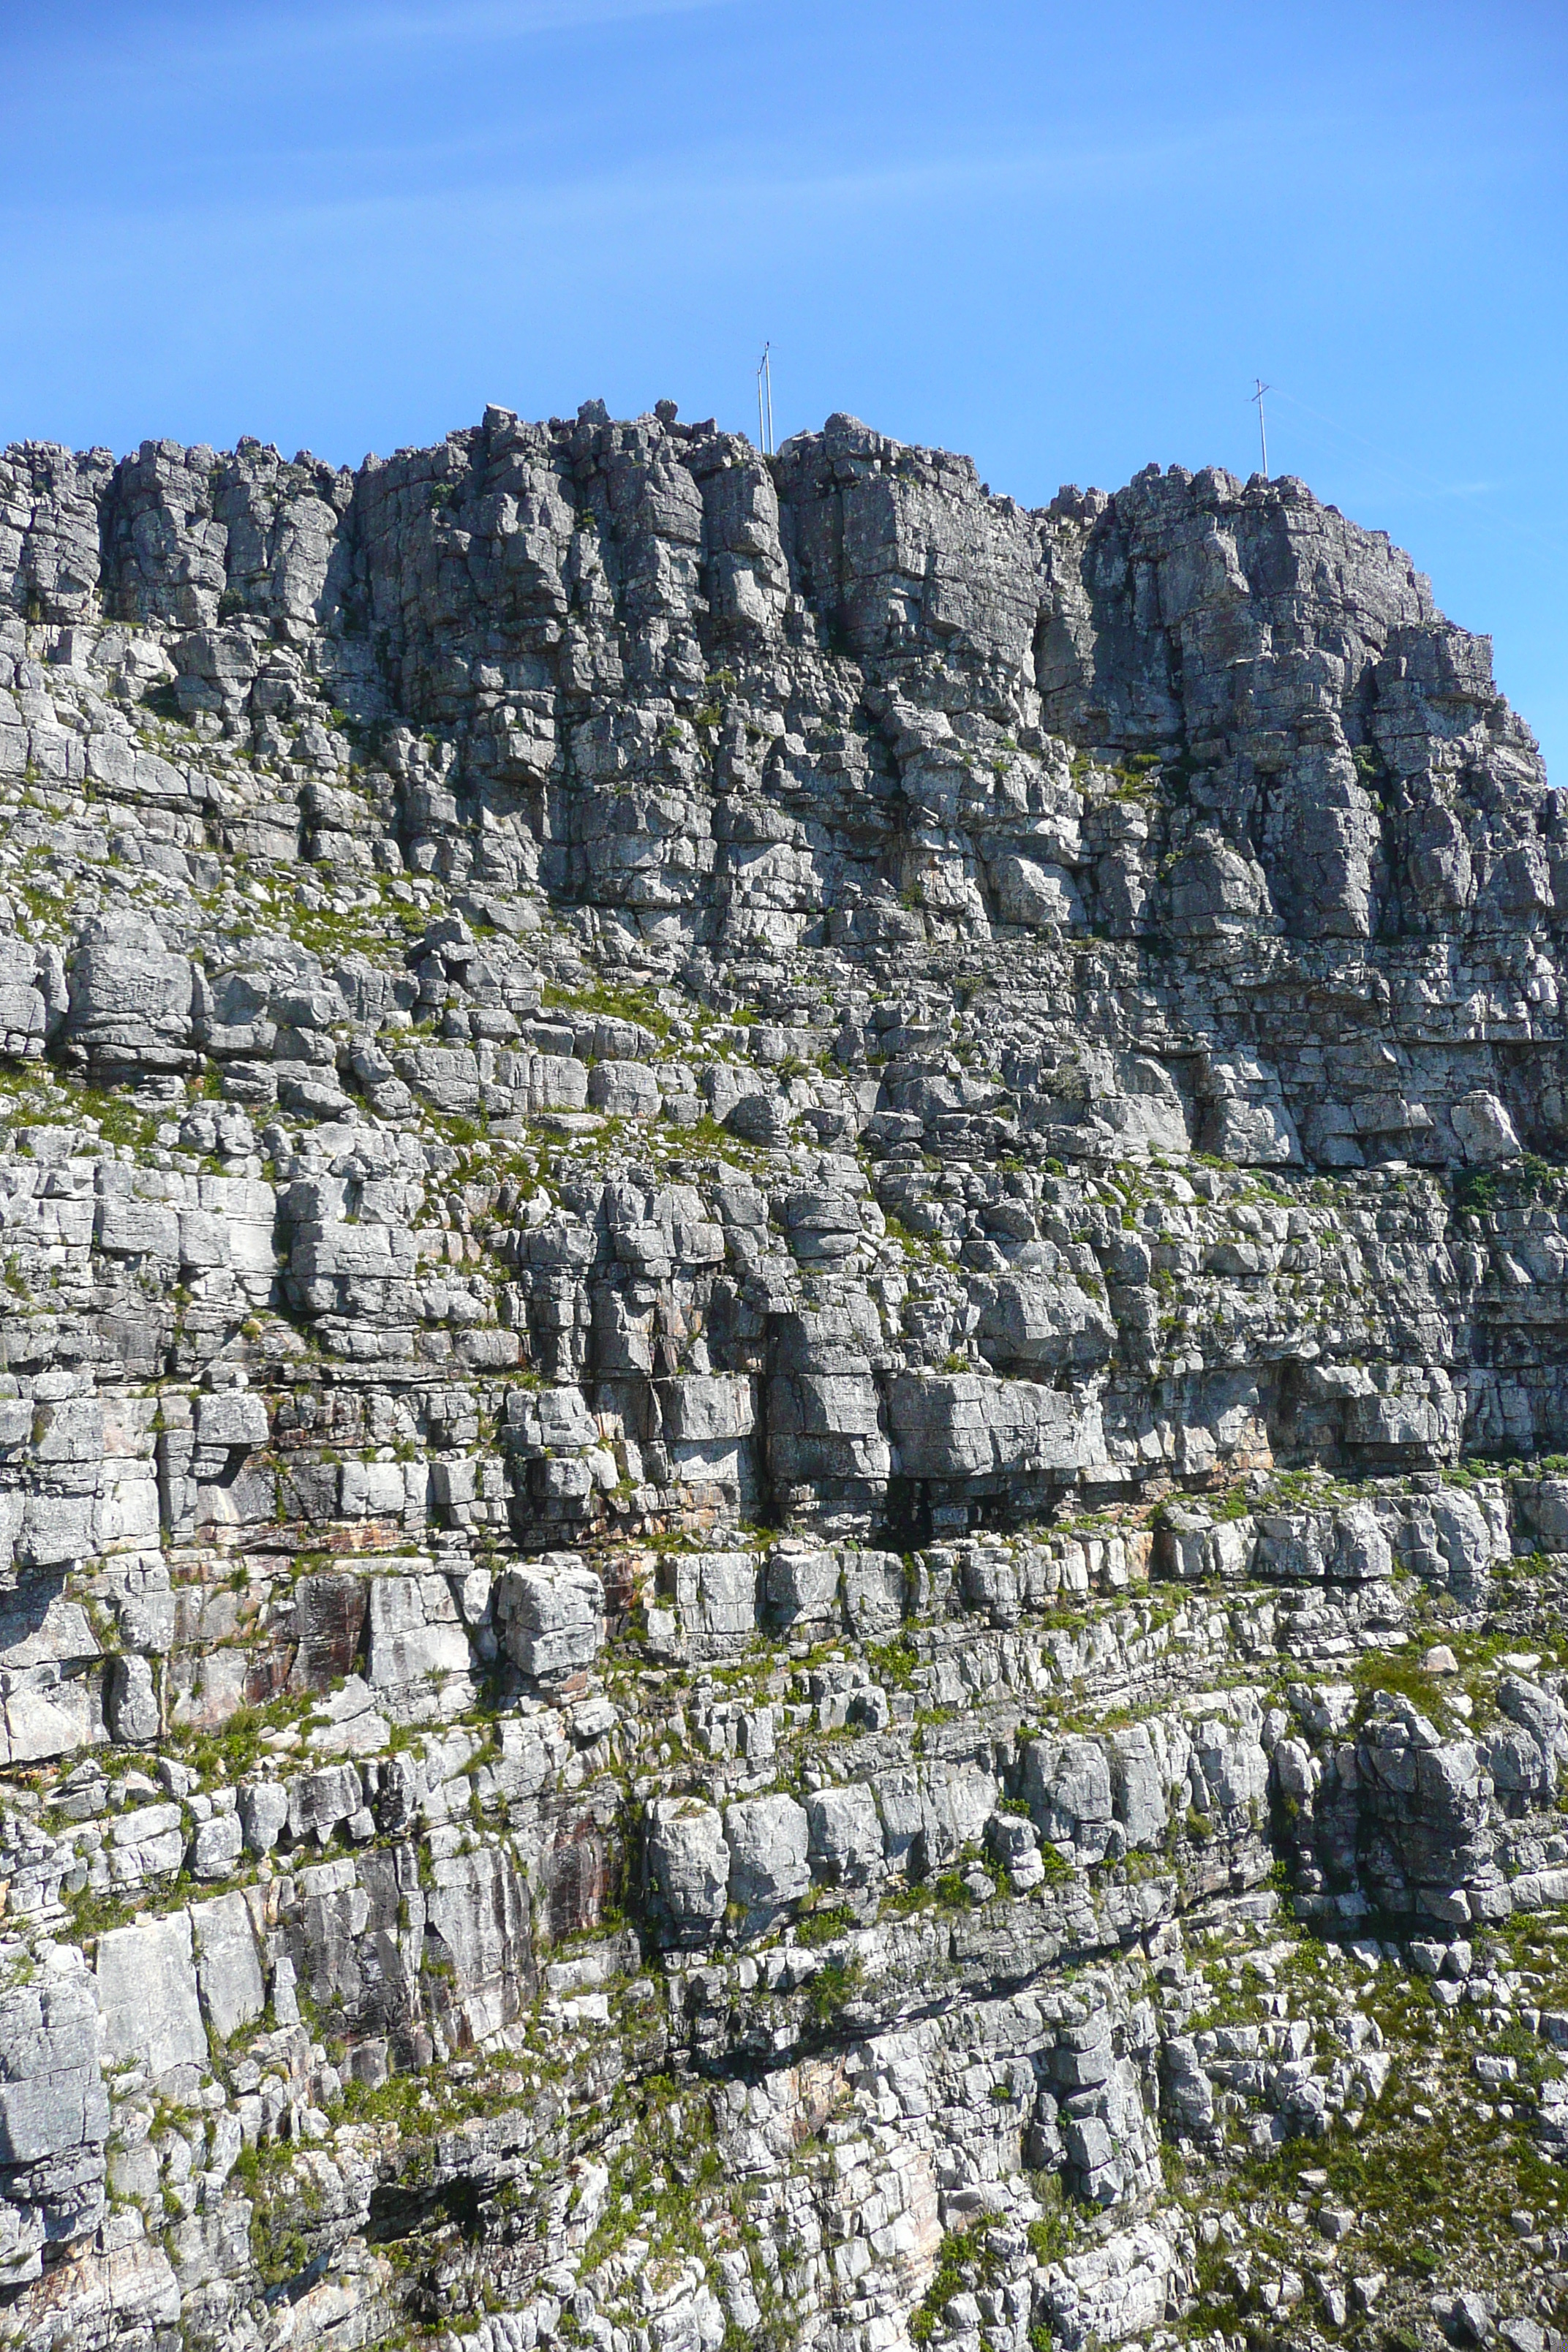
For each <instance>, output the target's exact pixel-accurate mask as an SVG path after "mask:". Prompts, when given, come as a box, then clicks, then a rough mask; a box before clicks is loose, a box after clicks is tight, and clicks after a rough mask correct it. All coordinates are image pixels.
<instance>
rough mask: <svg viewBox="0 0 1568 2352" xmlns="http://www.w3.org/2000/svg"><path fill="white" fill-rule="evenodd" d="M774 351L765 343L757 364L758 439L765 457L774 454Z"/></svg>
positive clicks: (770, 345) (771, 346) (769, 344)
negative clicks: (770, 356) (772, 356)
mask: <svg viewBox="0 0 1568 2352" xmlns="http://www.w3.org/2000/svg"><path fill="white" fill-rule="evenodd" d="M772 350H773V345H772V343H764V344H763V356H762V358H761V359H760V360H759V361H758V362H757V439H758V440H759V441H760V442H761V444H762V449H763V457H772V456H773V362H772V360H771V359H770V358H769V356H768V354H769V353H770V352H771V351H772Z"/></svg>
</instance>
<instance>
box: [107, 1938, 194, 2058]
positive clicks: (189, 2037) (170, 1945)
mask: <svg viewBox="0 0 1568 2352" xmlns="http://www.w3.org/2000/svg"><path fill="white" fill-rule="evenodd" d="M98 2001H99V2007H100V2011H102V2015H103V2044H104V2048H105V2050H106V2051H107V2052H108V2053H109V2054H110V2056H111V2057H114V2058H120V2059H132V2060H135V2061H137V2062H138V2063H140V2064H142V2065H143V2066H145V2067H146V2069H147V2071H148V2073H149V2074H151V2075H152V2076H153V2079H154V2080H157V2079H159V2078H161V2077H163V2076H164V2075H168V2074H174V2073H176V2072H177V2071H178V2070H181V2069H184V2068H190V2067H195V2068H196V2069H198V2070H200V2071H201V2072H203V2073H205V2070H206V2064H207V2036H206V2028H205V2025H204V2024H203V2022H202V2012H201V2005H200V2002H199V2001H198V2000H197V1998H196V1971H195V1959H194V1958H193V1956H192V1950H191V1922H190V1918H189V1916H188V1914H187V1913H185V1912H184V1911H172V1912H170V1913H169V1914H168V1915H167V1916H165V1917H163V1918H162V1919H145V1918H143V1919H138V1920H136V1921H134V1922H133V1924H132V1926H131V1927H112V1928H110V1931H109V1932H108V1934H107V1935H103V1936H100V1937H99V1939H98Z"/></svg>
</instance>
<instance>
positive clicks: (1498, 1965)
mask: <svg viewBox="0 0 1568 2352" xmlns="http://www.w3.org/2000/svg"><path fill="white" fill-rule="evenodd" d="M0 818H3V819H4V823H3V824H0V1227H3V1229H4V1230H3V1233H0V1652H3V1655H0V1772H3V1774H4V1785H3V1790H0V1848H3V1852H0V1899H3V1910H0V2346H7V2345H8V2346H15V2347H27V2352H33V2347H40V2352H41V2348H42V2347H49V2352H55V2348H56V2347H58V2352H65V2347H94V2348H95V2352H96V2347H104V2352H109V2347H114V2352H172V2347H174V2346H175V2345H177V2344H187V2345H190V2346H193V2347H212V2352H251V2347H257V2352H262V2347H266V2352H274V2347H276V2352H283V2347H289V2352H293V2347H310V2346H315V2345H321V2346H323V2347H325V2346H331V2345H341V2346H344V2347H352V2346H370V2345H374V2344H379V2343H383V2342H403V2343H410V2344H428V2345H430V2346H432V2347H441V2352H458V2347H459V2346H460V2345H466V2344H473V2345H476V2346H477V2347H479V2352H538V2347H554V2346H555V2345H557V2344H561V2345H563V2346H564V2345H570V2344H575V2345H582V2344H584V2343H585V2342H588V2341H590V2340H591V2341H592V2342H593V2343H594V2344H595V2345H596V2346H598V2347H601V2352H721V2347H733V2346H734V2345H735V2344H737V2343H739V2342H740V2341H742V2339H752V2338H754V2339H756V2340H758V2341H760V2342H763V2343H764V2344H766V2345H768V2346H772V2347H778V2352H785V2348H786V2347H795V2346H810V2347H822V2352H888V2347H896V2346H898V2345H900V2344H903V2343H906V2342H914V2343H917V2344H920V2345H922V2346H923V2345H929V2344H937V2345H942V2346H951V2347H953V2352H1047V2347H1050V2346H1053V2345H1056V2346H1060V2347H1064V2352H1080V2347H1088V2346H1089V2345H1090V2344H1098V2345H1114V2344H1119V2343H1131V2342H1139V2343H1142V2344H1147V2345H1149V2346H1151V2347H1152V2346H1155V2345H1161V2346H1171V2347H1174V2346H1175V2344H1176V2343H1178V2342H1192V2341H1197V2342H1201V2343H1205V2344H1206V2345H1208V2346H1210V2347H1213V2352H1237V2347H1241V2346H1243V2345H1244V2344H1248V2343H1250V2344H1256V2345H1258V2346H1259V2347H1261V2346H1263V2345H1265V2344H1267V2345H1276V2344H1291V2345H1295V2344H1320V2343H1321V2344H1329V2343H1340V2342H1348V2343H1366V2344H1368V2345H1371V2346H1376V2347H1382V2346H1383V2345H1384V2344H1385V2343H1387V2344H1390V2345H1394V2346H1398V2347H1400V2352H1417V2347H1426V2346H1430V2347H1434V2352H1435V2347H1437V2346H1438V2345H1440V2344H1441V2343H1443V2342H1449V2343H1454V2344H1459V2345H1463V2344H1477V2345H1479V2344H1482V2343H1489V2342H1490V2341H1491V2340H1492V2339H1493V2338H1494V2337H1495V2338H1496V2339H1497V2341H1498V2342H1500V2343H1501V2344H1506V2345H1507V2346H1508V2347H1510V2352H1557V2347H1560V2346H1561V2344H1562V2342H1563V2334H1562V2331H1563V2330H1568V2216H1565V2214H1564V2191H1565V2186H1568V2170H1565V2169H1564V2168H1565V2167H1568V2071H1565V2060H1568V1831H1565V1830H1564V1827H1563V1790H1564V1786H1565V1782H1564V1770H1565V1767H1568V1643H1565V1642H1564V1637H1563V1630H1562V1628H1563V1602H1564V1598H1565V1595H1568V1475H1564V1458H1565V1457H1568V1349H1565V1345H1564V1339H1565V1334H1568V1297H1565V1296H1564V1289H1565V1280H1568V1181H1565V1180H1564V1175H1563V1170H1564V1166H1565V1164H1568V1066H1565V1059H1564V1036H1563V1013H1562V1008H1561V1003H1560V989H1561V986H1562V984H1563V983H1562V981H1561V978H1560V972H1561V969H1562V964H1563V957H1564V955H1565V953H1568V813H1565V812H1564V810H1563V805H1562V802H1561V795H1560V794H1559V793H1558V792H1557V791H1555V790H1553V789H1552V787H1550V786H1549V784H1548V782H1547V779H1546V776H1545V773H1544V771H1543V768H1542V762H1541V760H1540V757H1539V754H1538V751H1537V750H1536V747H1535V744H1534V742H1533V740H1532V739H1531V736H1530V734H1529V732H1528V730H1526V729H1525V728H1524V727H1523V725H1522V724H1521V721H1520V720H1519V719H1517V718H1516V717H1515V716H1514V715H1513V713H1512V712H1510V709H1508V706H1507V705H1506V703H1505V702H1504V701H1503V699H1502V698H1501V697H1500V695H1499V694H1498V692H1497V690H1496V688H1495V687H1494V685H1493V683H1492V678H1491V673H1490V660H1489V647H1488V646H1487V643H1486V641H1485V640H1484V639H1479V638H1476V637H1471V636H1468V635H1466V634H1465V633H1464V632H1462V631H1460V630H1458V629H1456V628H1455V627H1453V626H1452V625H1451V624H1449V623H1448V622H1447V621H1446V620H1445V619H1444V618H1443V616H1442V615H1441V614H1439V613H1438V612H1437V611H1436V608H1435V606H1434V604H1433V602H1432V597H1431V593H1430V590H1429V588H1428V585H1427V583H1426V581H1425V580H1424V579H1423V578H1422V577H1421V576H1420V575H1419V574H1418V573H1417V572H1415V571H1414V570H1413V569H1412V567H1411V565H1410V563H1409V562H1408V560H1407V559H1406V558H1405V556H1404V555H1403V554H1402V553H1400V552H1399V551H1397V550H1396V549H1394V548H1393V547H1391V546H1390V544H1389V543H1388V541H1386V539H1384V538H1383V537H1382V536H1381V535H1379V534H1375V533H1371V532H1367V531H1364V530H1361V529H1359V528H1358V527H1356V526H1355V525H1353V524H1352V523H1350V522H1348V521H1347V520H1345V519H1344V518H1343V517H1342V516H1341V515H1340V514H1338V513H1337V512H1336V511H1335V510H1334V509H1330V508H1324V507H1322V506H1321V505H1320V504H1319V503H1318V502H1317V501H1316V500H1315V499H1313V498H1312V496H1311V494H1310V491H1309V490H1308V489H1307V488H1306V487H1305V486H1304V485H1303V484H1301V483H1299V482H1295V481H1292V480H1289V479H1286V480H1283V481H1278V482H1273V483H1268V482H1265V481H1263V480H1261V479H1259V478H1254V479H1253V480H1252V481H1250V482H1248V483H1246V484H1242V483H1240V482H1238V481H1237V480H1235V479H1234V478H1231V477H1229V476H1228V475H1226V474H1224V473H1222V472H1220V471H1218V470H1216V469H1212V468H1211V469H1207V470H1205V472H1203V473H1200V474H1197V475H1195V476H1194V475H1189V474H1187V473H1186V472H1184V470H1183V469H1180V468H1172V469H1171V470H1170V471H1168V472H1165V473H1162V472H1161V471H1160V470H1159V469H1158V468H1157V467H1151V468H1149V469H1148V470H1147V471H1146V472H1145V473H1144V474H1142V475H1141V476H1139V477H1138V478H1137V479H1136V480H1135V481H1134V482H1133V483H1131V485H1130V486H1129V487H1128V488H1125V489H1123V490H1120V491H1118V492H1116V493H1115V494H1114V495H1113V496H1107V495H1106V494H1104V493H1101V492H1099V491H1089V492H1080V491H1079V490H1077V489H1064V490H1063V491H1062V492H1061V493H1060V494H1059V495H1058V498H1057V499H1055V500H1054V501H1053V502H1052V504H1051V506H1050V507H1049V508H1047V509H1044V510H1043V511H1040V512H1026V511H1025V510H1024V509H1020V508H1019V507H1018V506H1016V504H1015V502H1014V501H1013V500H1011V499H1005V498H995V497H993V496H992V495H991V493H990V492H989V490H988V489H987V488H986V487H985V486H984V485H983V484H982V483H980V482H979V481H978V480H977V479H976V478H975V475H974V471H973V467H972V466H970V465H969V463H968V462H967V461H966V460H964V459H962V458H955V457H950V456H948V455H946V454H944V453H942V452H937V451H928V450H919V449H911V448H905V447H902V446H900V445H898V444H896V443H894V442H891V441H889V440H888V439H886V438H884V437H883V436H879V435H878V434H876V433H874V432H871V431H869V430H868V428H867V427H865V426H864V425H860V424H859V423H858V422H857V421H856V420H855V419H853V418H849V417H844V416H837V417H833V418H830V419H829V420H828V423H827V425H826V427H825V428H824V430H823V431H822V432H821V433H820V434H808V435H802V436H797V437H796V438H795V440H793V441H791V442H790V443H788V444H786V446H785V447H784V449H783V450H782V451H781V452H780V453H779V454H778V455H777V457H772V458H769V457H760V456H759V455H758V454H757V453H756V452H755V451H754V450H753V449H752V448H751V446H749V445H748V444H747V443H746V442H745V441H744V440H742V438H741V437H739V436H734V435H729V434H723V433H720V432H719V431H718V430H717V429H716V428H715V427H714V426H713V425H684V424H682V423H680V422H679V419H678V417H677V415H676V413H675V411H674V409H673V408H672V407H670V406H669V404H661V405H660V407H659V409H658V412H657V413H656V415H652V416H647V417H642V418H638V419H637V420H635V421H633V422H631V423H626V424H620V423H614V422H612V421H611V420H610V418H609V417H608V416H607V415H605V412H604V410H603V409H602V407H601V406H600V405H599V404H596V403H590V404H586V405H585V406H584V409H583V410H582V411H581V412H580V413H579V415H578V416H577V417H576V418H575V419H573V420H552V421H551V422H550V423H549V424H547V425H530V424H525V423H521V422H520V421H519V420H518V419H517V418H516V417H514V416H512V415H510V414H508V413H507V412H505V411H502V410H500V409H495V408H492V409H489V410H487V412H486V414H485V416H484V420H483V422H482V423H481V424H480V425H478V426H476V427H474V428H471V429H469V430H468V431H465V432H461V433H457V434H454V435H452V436H450V437H449V438H448V439H447V441H446V442H445V443H444V444H442V445H441V446H439V447H437V448H435V449H429V450H413V451H409V450H405V451H400V452H399V453H398V454H397V455H396V456H395V457H393V458H391V459H389V460H382V459H379V458H374V457H372V458H368V459H367V460H366V461H365V463H364V465H363V467H361V468H360V469H359V470H358V472H357V473H353V474H350V473H347V472H339V471H337V470H335V469H333V468H332V467H329V466H326V465H324V464H322V463H321V462H319V461H318V460H315V459H314V458H312V457H310V456H309V454H308V453H301V454H300V456H299V457H296V458H294V459H293V460H292V461H291V462H286V461H285V460H284V459H283V458H282V457H280V456H279V453H278V452H277V451H276V450H273V449H270V448H263V447H262V446H260V445H259V444H258V443H256V442H252V441H246V442H242V443H241V444H240V446H239V447H238V448H237V450H235V451H232V452H227V453H219V452H216V451H213V450H211V449H207V448H195V449H185V448H183V447H180V446H177V445H175V444H174V443H168V442H158V443H151V442H150V443H147V444H144V445H143V446H142V449H141V450H140V451H139V452H138V453H137V454H136V455H135V456H134V457H129V458H126V459H123V460H121V461H118V462H117V461H116V460H115V459H114V458H113V457H111V456H110V453H108V452H104V451H93V452H89V453H87V454H86V455H73V454H72V453H70V452H68V451H66V450H63V449H60V448H57V447H54V446H46V445H41V444H26V445H24V446H20V447H16V448H12V449H10V450H8V451H6V452H5V454H4V456H3V457H0ZM1560 2053H1562V2054H1560Z"/></svg>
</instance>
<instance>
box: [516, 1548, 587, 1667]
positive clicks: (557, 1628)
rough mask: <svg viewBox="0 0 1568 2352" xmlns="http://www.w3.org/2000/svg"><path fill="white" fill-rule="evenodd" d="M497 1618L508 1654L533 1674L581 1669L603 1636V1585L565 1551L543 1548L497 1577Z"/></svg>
mask: <svg viewBox="0 0 1568 2352" xmlns="http://www.w3.org/2000/svg"><path fill="white" fill-rule="evenodd" d="M495 1609H496V1623H497V1626H498V1627H499V1629H500V1635H501V1639H502V1640H503V1642H504V1643H505V1644H506V1648H507V1654H508V1655H509V1656H510V1658H512V1659H513V1660H514V1661H515V1663H516V1664H517V1665H518V1666H519V1667H520V1668H521V1671H522V1672H523V1673H524V1674H525V1675H532V1676H534V1677H535V1678H536V1679H541V1680H543V1679H548V1678H552V1677H555V1676H559V1675H573V1674H577V1673H580V1672H581V1671H582V1670H583V1669H584V1667H585V1666H588V1665H590V1664H592V1662H593V1660H594V1657H595V1654H596V1652H597V1650H598V1647H599V1643H600V1642H601V1641H602V1640H603V1638H604V1591H603V1588H602V1586H601V1585H600V1582H599V1579H598V1578H597V1577H596V1576H595V1573H594V1571H593V1570H592V1569H590V1568H587V1567H585V1566H584V1563H583V1562H582V1561H581V1560H580V1559H577V1558H575V1557H574V1555H573V1554H572V1553H570V1552H562V1553H559V1554H547V1555H546V1556H545V1557H544V1558H543V1559H541V1560H539V1561H537V1562H536V1563H535V1564H534V1565H532V1566H531V1567H529V1568H521V1569H508V1570H506V1571H505V1572H504V1574H503V1575H502V1576H501V1577H500V1579H499V1580H498V1581H497V1584H496V1592H495Z"/></svg>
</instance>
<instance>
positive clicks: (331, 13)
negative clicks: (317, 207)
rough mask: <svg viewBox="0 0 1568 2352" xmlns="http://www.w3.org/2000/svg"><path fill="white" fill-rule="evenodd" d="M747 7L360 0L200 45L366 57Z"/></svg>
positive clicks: (207, 38) (622, 1) (214, 50)
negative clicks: (378, 0)
mask: <svg viewBox="0 0 1568 2352" xmlns="http://www.w3.org/2000/svg"><path fill="white" fill-rule="evenodd" d="M748 4H749V0H453V5H447V6H421V5H405V6H402V7H381V6H376V5H368V6H367V5H359V0H354V5H346V6H345V5H340V6H336V7H332V6H326V7H321V8H319V9H312V10H310V11H305V10H298V9H287V10H273V9H270V8H269V9H268V11H267V13H266V16H265V20H264V21H252V22H249V23H235V22H232V21H231V22H230V23H229V24H227V25H226V26H223V28H222V29H221V30H218V31H216V35H215V31H214V27H213V26H212V24H211V23H210V21H209V22H208V23H207V24H206V25H205V26H204V28H203V31H202V35H201V38H200V44H199V46H200V50H201V54H202V57H203V58H204V59H205V61H207V62H208V63H210V64H216V65H222V64H225V63H227V62H230V61H235V62H237V61H239V60H240V59H243V58H265V59H266V60H267V61H268V63H269V64H270V65H273V66H279V65H287V64H288V63H289V60H290V59H291V58H306V57H321V56H324V55H326V54H328V53H330V52H331V51H332V50H334V49H342V50H348V51H351V52H353V53H354V54H357V55H358V56H360V57H361V58H365V57H371V56H374V55H378V54H379V55H385V54H386V53H388V52H390V51H394V50H397V49H405V50H412V49H418V48H422V47H442V48H449V47H457V46H459V45H469V44H472V43H475V42H484V41H489V42H494V43H506V42H513V41H522V40H529V39H534V38H537V37H540V36H541V35H544V34H552V33H574V32H589V31H594V30H597V29H599V28H600V27H602V26H612V25H618V24H629V23H632V22H634V21H636V20H637V19H639V18H642V17H648V16H692V15H695V14H697V13H698V12H700V11H708V10H712V9H716V8H731V7H735V6H738V5H748Z"/></svg>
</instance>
